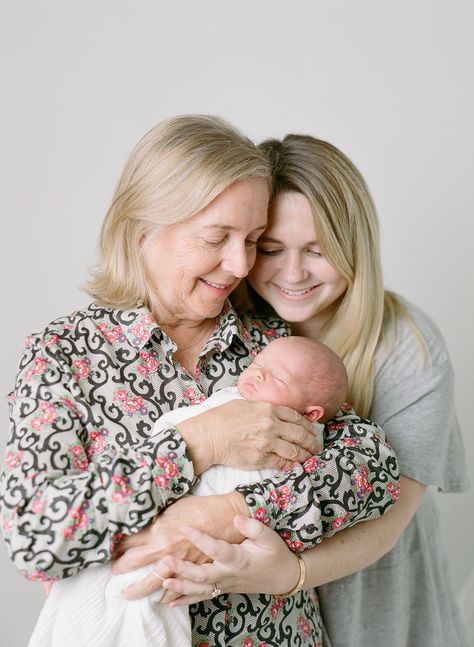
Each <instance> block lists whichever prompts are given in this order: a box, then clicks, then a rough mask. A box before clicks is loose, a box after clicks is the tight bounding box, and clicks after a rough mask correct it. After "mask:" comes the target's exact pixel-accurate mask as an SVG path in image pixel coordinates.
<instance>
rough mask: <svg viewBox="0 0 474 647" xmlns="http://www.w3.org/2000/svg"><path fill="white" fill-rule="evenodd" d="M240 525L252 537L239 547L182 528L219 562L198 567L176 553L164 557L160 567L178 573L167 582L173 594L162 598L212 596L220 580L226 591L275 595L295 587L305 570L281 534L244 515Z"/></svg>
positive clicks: (182, 600) (179, 601) (188, 600)
mask: <svg viewBox="0 0 474 647" xmlns="http://www.w3.org/2000/svg"><path fill="white" fill-rule="evenodd" d="M234 525H235V527H236V529H237V530H238V532H239V533H240V534H242V535H244V536H245V537H246V539H245V540H244V541H243V542H242V543H241V544H239V545H235V544H230V543H228V542H226V541H222V540H219V539H214V538H213V537H211V535H209V534H207V533H205V532H201V531H200V530H197V529H196V528H190V527H185V528H182V532H183V533H185V534H186V536H187V537H188V539H189V540H190V541H192V543H193V544H194V545H195V546H196V547H197V548H199V549H200V550H201V551H202V553H204V554H206V555H207V556H208V557H209V558H211V559H212V560H213V561H212V562H211V563H205V564H201V565H198V564H193V563H192V562H189V561H184V560H182V559H179V558H177V557H176V556H167V557H164V558H163V559H162V560H161V561H160V562H159V564H158V568H159V569H160V571H161V569H169V570H170V571H173V572H174V573H175V575H174V577H172V578H168V579H165V580H164V581H163V583H162V585H163V588H165V589H167V593H166V595H165V597H164V598H163V600H162V601H164V602H166V603H169V604H170V606H172V607H175V606H180V605H184V604H193V603H194V602H199V601H200V600H207V599H209V598H211V594H212V591H213V590H214V584H215V583H217V585H218V588H219V589H220V590H221V591H222V592H223V593H268V594H274V595H278V594H283V593H286V592H287V591H290V590H291V589H292V588H293V587H294V586H295V584H296V583H297V582H298V577H299V573H300V568H299V564H298V560H297V558H296V557H295V555H294V554H293V553H292V552H291V551H290V550H289V548H288V547H287V546H286V544H285V542H284V541H283V540H282V539H281V538H280V536H279V535H278V534H277V533H276V532H274V531H273V530H271V528H268V527H267V526H265V525H264V524H262V523H260V522H259V521H256V520H255V519H250V518H247V517H243V516H240V515H238V516H236V517H235V518H234Z"/></svg>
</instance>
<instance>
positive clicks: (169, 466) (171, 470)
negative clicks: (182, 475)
mask: <svg viewBox="0 0 474 647" xmlns="http://www.w3.org/2000/svg"><path fill="white" fill-rule="evenodd" d="M164 470H165V473H166V474H167V475H168V476H169V477H170V478H173V477H174V476H177V475H178V472H179V469H178V468H177V466H176V464H175V463H172V462H171V461H166V464H165V465H164Z"/></svg>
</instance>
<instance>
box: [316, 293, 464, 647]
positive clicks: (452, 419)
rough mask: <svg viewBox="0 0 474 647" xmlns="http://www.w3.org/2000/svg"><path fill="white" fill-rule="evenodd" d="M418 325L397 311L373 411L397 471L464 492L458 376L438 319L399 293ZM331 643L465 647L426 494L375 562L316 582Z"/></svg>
mask: <svg viewBox="0 0 474 647" xmlns="http://www.w3.org/2000/svg"><path fill="white" fill-rule="evenodd" d="M400 300H401V302H402V303H403V304H404V305H405V307H406V308H407V310H408V312H409V313H410V315H411V317H412V319H413V321H414V323H415V325H416V327H417V328H418V330H419V331H420V333H421V335H422V337H423V340H424V343H425V346H426V351H427V353H426V357H425V358H423V352H422V351H421V348H422V345H421V344H420V340H419V339H418V338H417V336H416V334H414V332H413V329H412V328H411V326H410V325H409V323H408V322H407V321H406V320H404V319H403V318H400V319H399V321H398V323H397V337H396V343H395V345H394V347H393V348H392V349H391V350H390V351H387V348H384V347H381V348H380V350H379V351H378V353H377V356H376V362H375V371H376V375H375V392H374V400H373V404H372V409H371V412H370V416H369V417H370V418H371V419H372V420H374V421H375V422H376V423H377V424H379V425H380V426H381V427H382V428H383V429H384V431H385V433H386V434H387V439H388V441H389V442H390V443H391V445H392V446H393V448H394V449H395V452H396V454H397V457H398V461H399V466H400V472H401V474H404V475H405V476H409V477H410V478H412V479H415V480H417V481H419V482H420V483H423V484H426V485H433V486H436V487H438V488H439V489H440V490H442V491H445V492H459V491H463V490H465V489H467V487H468V482H467V476H466V464H465V458H464V450H463V443H462V438H461V434H460V430H459V425H458V422H457V419H456V414H455V411H454V397H453V392H454V378H453V371H452V367H451V364H450V361H449V357H448V353H447V350H446V346H445V344H444V341H443V339H442V337H441V334H440V332H439V330H438V329H437V328H436V326H435V325H434V323H433V322H432V321H431V320H430V319H429V318H428V317H427V316H426V315H425V314H424V313H423V312H422V311H420V310H419V309H418V308H416V307H414V306H413V305H411V304H409V303H407V302H405V301H404V300H402V299H400ZM318 593H319V598H320V603H321V612H322V616H323V623H324V627H325V631H326V632H327V633H326V635H325V639H324V641H323V645H324V647H378V646H379V645H386V646H387V647H448V646H449V647H465V645H467V642H466V639H465V637H464V632H463V628H462V626H461V623H460V618H459V612H458V609H457V607H456V604H455V601H454V595H453V593H452V590H451V586H450V582H449V574H448V571H447V565H446V561H445V557H444V554H443V550H442V546H441V538H440V529H439V525H438V519H437V513H436V507H435V505H434V500H433V496H432V494H431V492H430V491H429V490H427V491H426V493H425V495H424V497H423V500H422V503H421V505H420V508H419V509H418V511H417V512H416V514H415V515H414V517H413V519H412V520H411V522H410V523H409V525H408V526H407V528H406V530H405V531H404V532H403V534H402V535H401V537H400V538H399V540H398V542H397V544H396V546H395V548H394V549H393V550H392V551H391V552H390V553H388V554H387V555H385V556H384V557H383V558H382V559H380V560H379V561H378V562H376V563H375V564H373V565H372V566H369V567H368V568H366V569H364V570H362V571H359V572H358V573H355V574H354V575H349V576H348V577H344V578H342V579H340V580H337V581H335V582H331V583H330V584H326V585H324V586H321V587H319V589H318Z"/></svg>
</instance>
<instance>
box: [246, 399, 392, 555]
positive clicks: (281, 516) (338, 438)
mask: <svg viewBox="0 0 474 647" xmlns="http://www.w3.org/2000/svg"><path fill="white" fill-rule="evenodd" d="M398 478H399V473H398V466H397V461H396V458H395V454H394V452H393V450H392V449H391V447H390V446H389V445H388V443H387V442H386V441H385V434H384V432H383V431H382V429H380V427H378V426H377V425H374V424H373V423H371V422H370V421H369V420H364V419H362V418H359V417H357V416H356V415H355V413H354V412H353V411H352V410H351V409H348V410H346V413H345V415H343V416H341V417H338V418H334V419H333V420H331V421H330V422H329V423H328V424H327V433H326V437H325V449H324V451H323V452H321V453H320V454H318V455H317V456H314V457H312V458H310V459H309V460H308V461H306V463H304V464H303V465H295V466H294V467H293V468H292V469H291V470H289V471H286V472H280V473H277V474H276V475H275V476H273V477H272V478H270V479H267V480H265V481H263V482H262V483H256V484H253V485H250V486H239V487H238V488H237V490H238V491H239V492H240V493H241V494H243V496H244V497H245V499H246V502H247V505H248V507H249V509H250V511H251V514H252V516H254V517H255V518H256V519H259V520H260V521H263V522H264V523H267V524H269V525H270V527H271V528H273V529H274V530H276V531H277V532H279V534H280V535H281V536H282V537H283V538H284V539H285V540H286V541H287V543H288V545H289V547H290V548H291V549H292V550H302V549H305V548H309V547H310V546H313V545H315V544H316V543H318V542H320V541H321V540H322V539H323V537H328V536H330V535H332V534H334V533H335V532H336V531H337V530H340V529H342V528H345V527H347V526H349V525H353V524H355V523H357V522H359V521H364V520H368V519H375V518H377V517H379V516H380V515H382V514H383V513H384V512H385V511H386V510H387V509H388V508H389V507H390V506H391V505H392V504H393V503H395V501H396V499H397V497H398V493H399V483H398Z"/></svg>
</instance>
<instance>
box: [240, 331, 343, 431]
mask: <svg viewBox="0 0 474 647" xmlns="http://www.w3.org/2000/svg"><path fill="white" fill-rule="evenodd" d="M237 388H238V389H239V393H240V394H241V395H242V396H243V397H244V398H246V399H247V400H265V401H267V402H272V403H273V404H281V405H285V406H288V407H292V408H293V409H296V410H297V411H299V412H300V413H301V414H302V415H304V416H305V417H306V418H308V420H311V421H312V422H315V421H316V420H319V421H321V422H324V421H326V420H329V419H330V418H332V417H333V416H335V415H336V413H337V411H338V410H339V408H340V406H341V404H342V403H343V402H344V401H345V399H346V397H347V374H346V370H345V368H344V364H343V363H342V361H341V359H340V358H339V357H338V356H337V355H336V353H334V352H333V351H332V350H331V349H330V348H328V347H327V346H325V345H324V344H321V343H319V342H315V341H312V340H310V339H307V338H306V337H280V338H279V339H276V340H275V341H273V342H271V343H270V344H269V345H268V346H267V347H266V348H264V350H263V351H261V352H260V353H259V354H258V355H257V356H256V357H255V359H254V361H253V362H252V364H250V366H249V367H248V368H247V369H245V371H243V373H242V374H241V375H240V377H239V381H238V382H237Z"/></svg>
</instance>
